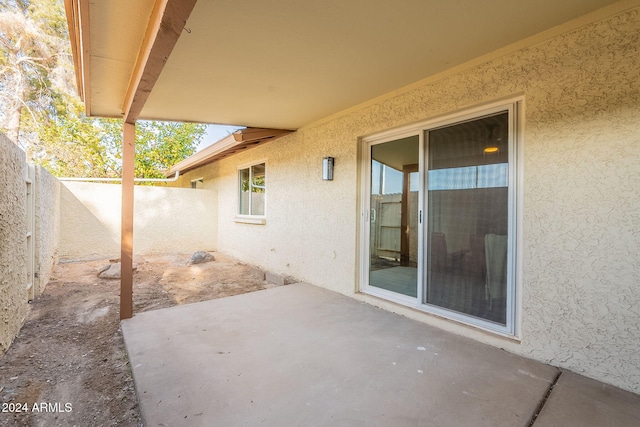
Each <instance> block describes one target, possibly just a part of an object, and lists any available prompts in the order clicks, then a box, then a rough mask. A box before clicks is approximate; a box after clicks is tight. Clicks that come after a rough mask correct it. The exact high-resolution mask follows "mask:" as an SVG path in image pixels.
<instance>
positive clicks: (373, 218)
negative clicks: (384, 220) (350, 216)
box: [371, 208, 378, 223]
mask: <svg viewBox="0 0 640 427" xmlns="http://www.w3.org/2000/svg"><path fill="white" fill-rule="evenodd" d="M377 217H378V215H377V213H376V209H375V208H371V222H372V223H374V222H376V218H377Z"/></svg>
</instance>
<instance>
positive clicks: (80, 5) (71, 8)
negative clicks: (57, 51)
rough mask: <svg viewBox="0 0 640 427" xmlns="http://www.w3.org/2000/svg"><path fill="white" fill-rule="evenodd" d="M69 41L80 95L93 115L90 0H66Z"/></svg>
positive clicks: (87, 110)
mask: <svg viewBox="0 0 640 427" xmlns="http://www.w3.org/2000/svg"><path fill="white" fill-rule="evenodd" d="M64 7H65V12H66V15H67V26H68V28H69V42H70V43H71V55H72V56H73V66H74V69H75V74H76V86H77V88H78V95H80V99H81V100H82V101H84V104H85V110H86V114H87V116H91V88H90V87H85V86H86V85H90V84H91V44H90V34H89V0H65V2H64Z"/></svg>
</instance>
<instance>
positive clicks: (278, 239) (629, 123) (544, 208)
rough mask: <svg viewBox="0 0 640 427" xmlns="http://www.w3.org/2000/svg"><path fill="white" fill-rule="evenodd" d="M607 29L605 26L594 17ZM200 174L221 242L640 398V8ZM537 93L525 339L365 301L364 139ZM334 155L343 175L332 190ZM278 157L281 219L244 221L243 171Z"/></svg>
mask: <svg viewBox="0 0 640 427" xmlns="http://www.w3.org/2000/svg"><path fill="white" fill-rule="evenodd" d="M592 21H593V20H592ZM554 32H555V34H554V35H553V36H552V37H551V36H548V35H547V36H546V37H545V36H539V37H538V38H536V39H535V43H528V44H524V43H523V44H522V47H520V48H518V49H511V51H510V52H508V53H506V54H501V55H497V54H495V53H494V54H492V55H490V56H488V57H486V58H484V59H479V60H476V61H474V63H473V66H467V67H460V68H458V69H457V70H456V71H455V72H449V73H445V74H443V75H441V76H439V77H438V78H434V79H430V80H426V81H424V82H422V83H421V84H417V85H413V86H412V88H410V89H406V90H399V91H398V93H397V94H393V95H389V96H386V97H383V98H381V99H379V100H377V101H373V102H369V103H367V104H364V105H363V106H361V107H359V108H355V109H352V110H350V111H348V112H345V113H344V114H342V115H337V116H335V117H334V118H332V119H330V120H326V121H324V122H322V123H319V124H315V125H312V126H309V127H306V128H303V129H300V130H298V132H296V133H294V134H291V135H289V136H287V137H284V138H282V139H279V140H277V141H274V142H270V143H268V144H265V145H262V146H259V147H257V148H254V149H252V150H249V151H246V152H244V153H242V154H238V155H235V156H232V157H231V158H228V159H225V160H222V161H219V162H217V163H214V164H212V165H209V166H206V167H203V168H200V169H198V170H195V171H192V172H189V173H187V174H186V175H185V176H184V178H183V181H182V183H183V184H184V185H188V182H189V180H190V179H193V178H196V177H201V176H202V177H204V178H205V179H204V186H205V188H208V189H211V190H213V191H216V192H217V193H218V202H219V203H218V220H219V225H218V227H219V234H218V248H219V250H222V251H225V252H228V253H231V254H232V255H234V256H236V257H238V258H241V259H243V260H245V261H247V262H250V263H253V264H257V265H260V266H262V267H264V268H266V269H268V270H271V271H274V272H276V273H281V274H285V275H290V276H293V277H295V278H298V279H300V280H304V281H307V282H309V283H312V284H316V285H319V286H323V287H326V288H329V289H332V290H335V291H338V292H341V293H344V294H347V295H354V296H356V297H357V298H360V299H363V300H365V301H368V302H370V303H373V304H376V305H379V306H382V307H384V308H387V309H389V310H393V311H396V312H399V313H402V314H404V315H407V316H409V317H412V318H416V319H419V320H421V321H424V322H427V323H430V324H433V325H436V326H439V327H442V328H444V329H447V330H450V331H453V332H455V333H458V334H462V335H465V336H468V337H471V338H474V339H477V340H479V341H483V342H486V343H489V344H492V345H495V346H498V347H502V348H505V349H506V350H508V351H511V352H514V353H517V354H521V355H524V356H527V357H531V358H534V359H537V360H541V361H544V362H548V363H550V364H553V365H556V366H560V367H564V368H567V369H570V370H573V371H576V372H579V373H582V374H584V375H587V376H589V377H593V378H596V379H598V380H602V381H604V382H607V383H611V384H614V385H617V386H619V387H622V388H624V389H627V390H631V391H634V392H636V393H638V392H640V352H639V351H638V349H639V348H640V322H638V319H639V318H640V292H638V277H640V267H639V263H638V253H640V166H639V165H640V66H639V62H638V58H640V10H639V9H638V8H636V9H633V10H630V11H624V12H622V13H619V11H618V12H616V14H615V15H613V16H609V17H602V16H598V18H597V20H595V21H593V22H586V20H585V19H584V18H583V19H582V20H581V21H580V22H579V24H569V25H567V26H565V27H564V28H563V29H561V30H560V31H559V30H558V29H556V30H554ZM513 96H522V97H523V99H524V108H525V110H524V123H523V125H524V131H523V135H522V137H523V138H522V139H523V144H522V146H521V147H520V149H521V150H520V153H521V154H522V156H523V157H522V159H521V160H522V163H521V164H522V166H523V170H522V178H523V180H522V186H521V188H520V189H519V191H520V192H521V193H520V194H521V195H522V201H523V209H522V211H521V212H520V215H521V219H522V224H523V227H522V230H521V232H522V235H521V241H522V248H523V250H522V254H521V259H522V270H521V271H520V280H521V284H522V292H521V294H520V296H519V300H520V303H521V310H520V313H519V318H520V321H521V331H520V340H512V339H506V338H501V337H498V336H495V335H493V334H491V333H486V332H482V331H479V330H477V329H474V328H472V327H468V326H463V325H460V324H457V323H454V322H451V321H447V320H443V319H440V318H438V317H435V316H431V315H428V314H424V313H422V312H418V311H415V310H411V309H407V308H404V307H401V306H398V305H396V304H393V303H388V302H384V301H381V300H379V299H375V298H373V297H368V296H365V295H361V294H355V293H354V292H355V290H356V287H357V265H358V255H357V249H358V227H359V218H360V216H359V212H358V206H357V205H358V198H359V184H358V182H359V180H358V177H359V173H358V159H359V157H358V141H359V138H361V137H363V136H366V135H370V134H373V133H376V132H380V131H384V130H388V129H390V128H394V127H398V126H403V125H406V124H410V123H412V122H416V121H422V120H426V119H430V118H434V117H438V116H440V115H444V114H449V113H452V112H455V111H459V110H463V109H465V108H468V107H475V106H478V105H481V104H483V103H488V102H492V101H496V100H499V99H501V98H507V97H513ZM327 155H330V156H334V157H335V159H336V164H335V179H334V181H332V182H325V181H322V180H321V159H322V157H323V156H327ZM261 160H264V161H266V163H267V220H266V224H265V225H250V224H242V223H236V222H234V216H235V212H236V203H237V196H236V191H237V168H238V167H239V166H242V165H246V164H247V163H252V162H256V161H261Z"/></svg>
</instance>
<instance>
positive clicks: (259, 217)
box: [234, 160, 268, 224]
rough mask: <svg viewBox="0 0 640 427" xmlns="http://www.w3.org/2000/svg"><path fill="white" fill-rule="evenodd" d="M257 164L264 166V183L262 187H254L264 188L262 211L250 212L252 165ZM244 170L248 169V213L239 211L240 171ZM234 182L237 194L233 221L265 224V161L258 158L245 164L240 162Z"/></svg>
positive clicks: (240, 198)
mask: <svg viewBox="0 0 640 427" xmlns="http://www.w3.org/2000/svg"><path fill="white" fill-rule="evenodd" d="M257 165H263V166H264V176H265V185H264V187H257V186H256V188H263V189H264V195H265V197H264V213H262V214H252V213H251V212H252V204H253V201H252V197H251V193H252V191H251V190H252V189H253V188H254V186H253V167H254V166H257ZM244 170H248V171H249V200H248V201H249V213H248V214H243V213H241V211H240V210H241V206H242V205H241V203H242V171H244ZM236 183H237V188H236V196H237V203H236V216H235V218H234V220H235V222H240V223H247V224H265V223H266V216H267V187H268V186H267V161H266V160H259V161H255V162H251V163H246V164H242V165H240V166H238V168H237V169H236Z"/></svg>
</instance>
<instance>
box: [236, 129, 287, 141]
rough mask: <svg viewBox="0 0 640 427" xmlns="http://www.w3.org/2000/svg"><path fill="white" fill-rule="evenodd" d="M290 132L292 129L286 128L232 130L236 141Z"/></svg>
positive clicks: (270, 136) (271, 136) (253, 139)
mask: <svg viewBox="0 0 640 427" xmlns="http://www.w3.org/2000/svg"><path fill="white" fill-rule="evenodd" d="M291 132H293V131H292V130H286V129H263V128H246V129H240V130H239V131H236V132H234V133H233V137H234V139H235V140H236V141H237V142H252V141H257V140H260V139H265V138H274V137H276V136H284V135H286V134H288V133H291Z"/></svg>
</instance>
